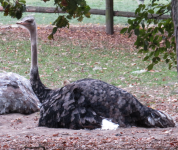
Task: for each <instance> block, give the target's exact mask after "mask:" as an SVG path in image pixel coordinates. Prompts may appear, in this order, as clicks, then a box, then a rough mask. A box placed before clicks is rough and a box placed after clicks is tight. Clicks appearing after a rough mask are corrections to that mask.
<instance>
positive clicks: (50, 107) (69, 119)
mask: <svg viewBox="0 0 178 150" xmlns="http://www.w3.org/2000/svg"><path fill="white" fill-rule="evenodd" d="M18 24H20V25H22V26H24V27H26V28H27V29H28V31H29V32H30V35H31V51H32V60H31V62H32V63H31V73H30V82H31V85H32V88H33V90H34V92H35V94H36V95H37V97H38V98H39V100H40V102H41V104H42V106H41V108H40V119H39V126H46V127H52V128H71V129H83V128H89V129H95V128H98V127H100V126H101V122H102V119H104V118H108V119H111V120H112V122H114V123H117V124H119V126H120V127H130V126H140V127H161V128H164V127H174V126H175V124H174V121H173V120H172V118H171V117H169V116H168V115H166V114H164V113H162V112H160V111H157V110H154V109H151V108H148V107H146V106H144V105H142V104H141V103H140V102H139V101H138V100H137V99H136V98H135V97H134V96H133V95H132V94H130V93H128V92H126V91H124V90H123V89H120V88H117V87H115V86H113V85H110V84H108V83H106V82H103V81H100V80H95V79H82V80H78V81H76V82H73V83H71V84H68V85H66V86H64V87H62V88H60V89H57V90H52V89H49V88H47V87H45V86H44V85H43V83H42V82H41V80H40V77H39V73H38V65H37V41H36V38H37V37H36V36H37V35H36V23H35V20H34V18H33V17H25V18H24V19H22V21H21V22H18Z"/></svg>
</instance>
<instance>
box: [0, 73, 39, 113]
mask: <svg viewBox="0 0 178 150" xmlns="http://www.w3.org/2000/svg"><path fill="white" fill-rule="evenodd" d="M38 103H39V100H38V98H37V96H36V95H35V93H34V92H33V90H32V87H31V84H30V81H29V80H27V79H26V78H24V77H23V76H20V75H18V74H16V73H12V72H4V73H0V115H2V114H7V113H21V114H31V113H34V112H36V111H39V108H38Z"/></svg>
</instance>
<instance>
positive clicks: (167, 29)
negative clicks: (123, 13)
mask: <svg viewBox="0 0 178 150" xmlns="http://www.w3.org/2000/svg"><path fill="white" fill-rule="evenodd" d="M157 1H158V0H152V2H151V3H150V4H148V5H147V6H146V5H144V4H141V5H139V7H138V8H137V9H136V10H135V14H136V15H137V17H136V18H135V19H129V20H128V24H129V27H128V28H123V29H122V30H121V33H129V37H131V35H132V34H133V33H134V34H135V35H136V36H137V40H136V42H135V46H136V48H138V49H139V53H145V54H147V55H146V56H145V58H144V59H143V60H144V61H146V60H148V59H151V60H152V62H151V64H150V65H149V66H148V67H147V68H148V70H151V69H152V68H153V66H154V65H156V64H157V63H158V62H160V61H161V60H164V61H165V62H166V63H167V64H168V67H169V69H170V68H171V67H172V66H176V63H177V61H176V44H175V37H174V35H173V33H174V25H173V21H172V18H171V2H168V3H167V4H158V3H157ZM149 14H151V17H149ZM153 14H156V16H155V15H153ZM164 14H170V18H169V19H164V20H160V19H159V17H160V16H162V15H164Z"/></svg>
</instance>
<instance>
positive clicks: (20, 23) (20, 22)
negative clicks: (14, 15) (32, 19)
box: [16, 21, 27, 25]
mask: <svg viewBox="0 0 178 150" xmlns="http://www.w3.org/2000/svg"><path fill="white" fill-rule="evenodd" d="M16 24H18V25H26V24H27V23H26V22H23V21H18V22H16Z"/></svg>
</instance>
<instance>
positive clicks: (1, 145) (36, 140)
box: [0, 26, 178, 150]
mask: <svg viewBox="0 0 178 150" xmlns="http://www.w3.org/2000/svg"><path fill="white" fill-rule="evenodd" d="M50 29H51V27H45V28H44V27H39V28H38V34H39V38H41V40H43V41H47V39H46V37H47V34H49V33H50ZM19 30H21V29H19V28H15V30H14V28H11V27H9V26H7V27H2V28H0V33H1V34H4V33H6V34H7V35H8V34H11V33H12V32H13V33H16V34H22V33H20V32H19ZM82 31H85V32H82ZM81 32H82V33H81ZM59 34H60V36H61V37H64V38H69V37H70V39H72V38H73V39H74V44H75V42H77V40H76V39H79V40H82V39H83V40H85V41H86V40H90V41H93V42H94V43H95V44H94V45H93V47H97V46H100V41H101V40H103V41H105V40H107V41H109V42H110V43H113V44H112V46H115V48H117V45H116V44H115V45H114V43H117V44H118V42H119V44H124V45H129V47H128V48H129V49H131V50H134V47H133V41H134V37H133V38H132V39H128V38H127V37H126V36H124V35H120V34H119V32H115V34H114V35H113V36H107V35H106V34H105V33H104V27H102V28H101V27H92V26H91V27H83V28H80V30H79V29H78V28H77V27H72V28H70V29H62V30H61V32H60V33H58V35H59ZM81 35H82V36H81ZM23 36H25V37H27V38H28V37H29V35H28V34H27V33H26V31H25V32H23ZM56 36H57V35H56ZM84 37H85V38H84ZM116 37H117V39H116ZM118 38H119V40H118ZM76 44H77V43H76ZM85 44H86V43H84V45H81V47H82V46H85ZM127 90H128V91H132V92H133V93H134V94H135V95H136V97H139V99H140V100H141V101H142V102H144V103H145V104H146V103H147V102H151V101H152V99H154V100H155V99H157V102H158V103H157V104H156V105H154V106H153V105H152V106H151V107H154V108H155V109H159V110H161V111H165V112H167V113H169V114H170V115H171V116H172V117H173V118H174V120H175V122H176V123H177V122H178V114H177V106H178V101H177V96H176V95H173V96H172V97H170V100H171V101H170V102H165V101H164V100H163V99H162V98H159V97H156V96H155V95H157V92H158V90H159V91H162V92H163V93H168V92H170V91H169V89H168V88H165V89H157V90H155V89H150V90H149V92H151V94H152V95H153V96H154V98H153V97H142V95H141V94H140V93H141V92H142V90H143V88H141V90H140V89H139V87H138V89H132V88H128V89H127ZM138 91H139V92H138ZM145 99H147V100H145ZM38 118H39V112H37V113H34V114H31V115H22V114H7V115H0V149H1V150H6V149H15V150H16V149H17V150H18V149H54V150H62V149H65V150H67V149H68V150H73V149H78V150H85V149H87V150H90V149H92V150H93V149H101V150H102V149H106V150H107V149H150V150H152V149H178V127H177V126H176V127H174V128H164V129H160V128H136V127H132V128H118V129H117V130H70V129H52V128H45V127H38Z"/></svg>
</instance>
